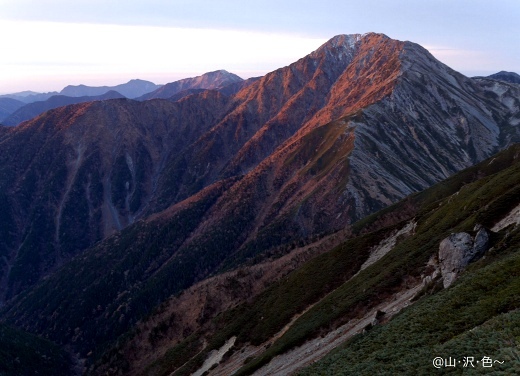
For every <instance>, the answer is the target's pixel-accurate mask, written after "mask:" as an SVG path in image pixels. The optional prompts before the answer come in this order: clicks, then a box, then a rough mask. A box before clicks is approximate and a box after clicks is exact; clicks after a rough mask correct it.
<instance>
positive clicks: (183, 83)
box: [137, 70, 243, 101]
mask: <svg viewBox="0 0 520 376" xmlns="http://www.w3.org/2000/svg"><path fill="white" fill-rule="evenodd" d="M242 81H243V80H242V79H241V78H240V77H238V76H237V75H236V74H233V73H229V72H227V71H225V70H218V71H214V72H208V73H204V74H203V75H201V76H197V77H192V78H185V79H182V80H179V81H175V82H170V83H169V84H166V85H164V86H162V87H160V88H158V89H157V90H154V91H152V92H151V93H148V94H144V95H142V96H140V97H139V98H137V100H141V101H144V100H148V99H157V98H163V99H167V98H170V97H171V96H173V95H175V94H177V93H179V92H181V91H183V90H188V89H220V88H223V87H225V86H227V85H230V84H235V83H239V82H242Z"/></svg>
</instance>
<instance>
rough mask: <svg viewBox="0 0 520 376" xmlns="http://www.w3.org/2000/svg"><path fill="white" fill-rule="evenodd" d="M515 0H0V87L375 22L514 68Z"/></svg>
mask: <svg viewBox="0 0 520 376" xmlns="http://www.w3.org/2000/svg"><path fill="white" fill-rule="evenodd" d="M519 20H520V1H519V0H494V1H489V0H486V1H483V0H420V1H419V0H363V1H361V0H357V1H350V0H340V1H336V0H320V1H316V0H313V1H308V0H298V1H294V0H288V1H285V0H264V1H244V0H240V1H236V0H221V1H219V0H213V1H211V0H125V1H123V0H73V1H71V0H67V1H66V0H0V35H1V36H2V39H1V42H0V94H5V93H14V92H19V91H23V90H32V91H37V92H48V91H60V90H61V89H62V88H63V87H65V86H66V85H69V84H71V85H78V84H86V85H91V86H101V85H117V84H120V83H124V82H127V81H129V80H130V79H134V78H140V79H145V80H150V81H152V82H155V83H157V84H164V83H167V82H172V81H175V80H178V79H181V78H186V77H193V76H197V75H200V74H203V73H205V72H209V71H214V70H218V69H226V70H228V71H230V72H233V73H235V74H238V75H239V76H241V77H243V78H248V77H253V76H260V75H264V74H266V73H267V72H270V71H272V70H275V69H277V68H280V67H283V66H286V65H289V64H290V63H292V62H294V61H296V60H298V59H299V58H301V57H303V56H305V55H307V54H309V53H310V52H312V51H314V50H315V49H317V48H318V47H319V46H320V45H321V44H323V43H325V42H326V41H327V40H328V39H330V38H332V37H333V36H334V35H337V34H354V33H359V34H363V33H366V32H372V31H373V32H378V33H384V34H386V35H388V36H389V37H391V38H394V39H398V40H409V41H412V42H415V43H419V44H421V45H422V46H423V47H425V48H427V49H428V50H429V51H430V52H431V53H432V54H433V55H434V56H435V57H436V58H438V59H439V60H441V61H442V62H443V63H445V64H447V65H449V66H450V67H452V68H453V69H455V70H457V71H459V72H461V73H463V74H465V75H467V76H475V75H489V74H492V73H495V72H498V71H501V70H506V71H514V72H517V73H519V74H520V22H519Z"/></svg>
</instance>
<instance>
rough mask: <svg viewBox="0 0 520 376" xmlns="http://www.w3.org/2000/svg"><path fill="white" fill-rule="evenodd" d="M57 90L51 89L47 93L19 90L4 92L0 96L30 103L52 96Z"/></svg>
mask: <svg viewBox="0 0 520 376" xmlns="http://www.w3.org/2000/svg"><path fill="white" fill-rule="evenodd" d="M57 94H58V92H56V91H52V92H48V93H37V92H34V91H21V92H19V93H14V94H5V95H1V96H0V98H11V99H16V100H18V101H20V102H23V103H32V102H39V101H44V100H47V99H49V98H50V97H52V96H53V95H57Z"/></svg>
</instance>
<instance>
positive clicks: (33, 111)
mask: <svg viewBox="0 0 520 376" xmlns="http://www.w3.org/2000/svg"><path fill="white" fill-rule="evenodd" d="M115 98H124V96H123V95H121V94H120V93H118V92H117V91H108V92H106V93H104V94H102V95H98V96H91V97H89V96H87V97H68V96H65V95H53V96H52V97H50V98H49V99H46V100H44V101H38V102H32V103H29V104H26V105H23V106H22V107H19V108H18V109H17V110H15V111H14V112H13V113H12V114H11V115H9V116H8V117H7V118H6V119H4V120H3V121H2V124H3V125H7V126H15V125H18V124H20V123H21V122H22V121H26V120H30V119H32V118H34V117H36V116H38V115H40V114H43V113H44V112H46V111H49V110H52V109H54V108H58V107H63V106H66V105H70V104H75V103H83V102H92V101H100V100H107V99H115ZM0 101H1V99H0Z"/></svg>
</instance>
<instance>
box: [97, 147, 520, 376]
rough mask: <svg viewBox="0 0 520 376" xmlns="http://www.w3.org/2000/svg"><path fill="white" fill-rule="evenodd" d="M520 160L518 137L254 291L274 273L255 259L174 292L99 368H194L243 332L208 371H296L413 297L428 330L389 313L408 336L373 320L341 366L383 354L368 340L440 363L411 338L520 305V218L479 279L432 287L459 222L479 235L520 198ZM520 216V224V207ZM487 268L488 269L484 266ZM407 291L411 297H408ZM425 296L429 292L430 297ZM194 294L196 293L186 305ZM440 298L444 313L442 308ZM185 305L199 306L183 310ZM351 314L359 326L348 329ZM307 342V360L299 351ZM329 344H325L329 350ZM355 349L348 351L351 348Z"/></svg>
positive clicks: (499, 236) (437, 336) (427, 342)
mask: <svg viewBox="0 0 520 376" xmlns="http://www.w3.org/2000/svg"><path fill="white" fill-rule="evenodd" d="M519 158H520V148H519V147H518V146H514V147H511V148H510V149H509V150H507V151H506V152H503V153H501V154H499V155H497V156H495V157H493V158H490V159H488V160H487V161H485V162H482V163H480V164H479V165H477V166H475V167H472V168H470V169H468V170H465V171H463V172H462V173H459V174H457V175H455V176H453V177H452V178H450V179H448V180H446V181H444V182H442V183H440V184H438V185H435V186H434V187H432V188H430V189H428V190H426V191H423V192H421V193H419V194H415V195H412V196H410V197H408V198H407V199H405V200H403V201H402V202H400V203H398V204H396V205H393V206H392V207H389V208H387V209H385V210H383V211H381V212H379V213H376V214H373V215H371V216H370V217H367V218H366V219H364V220H363V221H360V222H358V223H357V224H356V225H355V226H354V228H353V233H352V235H351V237H352V238H351V239H350V240H347V241H346V242H345V243H344V244H341V245H340V246H338V247H336V248H334V249H332V250H330V251H329V252H327V253H325V254H323V255H321V256H318V257H316V258H315V259H313V260H311V261H309V262H307V263H306V264H304V265H303V266H301V267H299V268H298V269H297V270H295V271H294V272H292V273H290V274H289V275H284V277H283V278H280V279H279V281H278V282H276V283H273V284H272V285H271V286H270V287H268V288H265V287H264V288H265V291H264V292H260V293H258V292H257V293H256V294H253V296H252V297H251V298H249V297H250V296H251V294H249V295H248V294H247V292H249V291H251V290H250V287H249V283H251V282H249V283H248V282H247V280H246V279H245V278H244V277H243V276H248V278H253V279H254V278H257V279H258V280H257V284H256V286H257V288H258V285H261V281H265V280H264V275H263V274H262V273H258V270H257V269H255V268H251V269H249V270H243V271H239V272H238V273H236V274H229V275H223V276H222V280H220V281H219V280H218V279H216V278H215V279H212V280H208V281H207V282H203V283H201V284H200V285H198V286H196V287H195V288H193V289H190V290H188V291H187V292H186V294H184V295H181V296H180V297H175V298H171V299H170V300H169V301H167V302H166V303H164V304H162V305H161V307H160V308H159V309H158V310H157V311H156V312H155V313H154V315H152V316H151V317H148V318H147V319H146V320H144V321H143V322H142V323H140V324H139V326H138V330H135V331H133V332H132V333H131V335H130V336H127V337H126V339H125V340H123V341H122V342H120V343H119V344H118V345H117V346H116V347H115V349H114V350H113V351H111V352H109V353H107V355H106V357H105V358H104V359H103V362H102V363H101V364H98V368H97V370H96V372H94V374H98V373H99V374H103V372H105V371H104V370H107V369H109V368H111V369H112V370H113V371H115V370H118V369H119V370H124V372H125V374H150V375H152V374H153V375H162V374H174V375H183V374H190V373H191V372H194V371H195V370H196V369H197V368H198V367H200V366H201V365H202V363H203V362H204V360H205V358H206V357H207V356H209V355H210V352H211V351H212V350H216V349H219V348H220V347H221V346H222V345H223V344H224V342H226V341H227V340H228V339H231V338H236V340H235V342H234V347H233V350H232V351H231V352H230V354H227V355H226V356H225V360H223V361H222V364H220V365H219V366H218V367H215V365H216V364H214V365H213V367H211V371H209V375H228V374H232V373H233V372H235V371H237V370H239V368H241V367H242V366H243V365H244V363H245V367H244V369H243V370H241V371H239V373H238V374H250V373H252V372H253V371H254V370H255V369H258V368H260V367H261V366H265V368H261V369H260V371H259V372H258V373H255V374H265V375H285V374H289V371H288V370H290V369H291V370H292V371H294V370H297V369H298V368H301V367H302V366H305V365H308V364H310V363H313V362H314V361H315V360H316V359H319V358H320V357H322V356H323V355H324V354H325V353H326V351H330V350H331V349H332V348H333V347H335V346H337V345H338V344H340V343H342V342H345V341H347V340H348V339H349V338H351V337H352V335H353V334H355V333H356V332H359V331H361V330H363V329H364V328H365V327H366V326H367V325H369V324H370V323H371V322H373V320H374V315H375V313H376V312H377V310H378V309H379V310H384V311H386V313H385V314H384V315H382V314H380V316H381V317H382V318H383V319H382V321H384V322H386V321H388V320H389V319H390V317H391V316H393V315H394V314H395V313H397V312H398V311H399V310H400V309H402V308H403V307H404V306H406V305H410V304H412V303H413V301H417V300H418V301H419V303H417V304H418V306H419V307H418V308H417V309H418V311H417V313H415V312H414V311H413V310H412V311H411V312H410V310H408V312H410V315H413V319H412V320H415V321H416V322H417V321H420V323H418V325H420V326H419V327H418V330H415V329H416V328H417V326H413V329H414V331H411V330H409V329H407V330H404V329H403V327H404V326H407V327H408V326H409V325H410V321H409V320H410V318H409V317H410V316H407V318H406V319H403V316H399V317H398V319H395V320H397V321H396V322H397V323H396V324H395V325H394V324H393V321H391V322H390V324H389V325H388V327H389V329H388V330H391V331H393V332H392V333H393V335H394V336H396V337H395V338H397V337H403V336H404V337H405V338H406V340H405V341H404V342H402V343H401V341H394V340H390V339H385V340H381V339H379V338H378V337H377V336H378V335H379V334H380V333H381V332H382V331H385V330H387V329H381V330H378V331H376V330H374V333H378V334H374V335H372V334H373V333H372V332H370V336H369V337H367V338H365V337H364V336H363V337H361V341H362V344H363V346H359V348H356V346H357V344H356V342H355V341H354V342H353V346H354V350H352V352H354V351H358V352H357V353H356V352H354V353H353V355H349V358H347V359H341V358H339V357H336V358H335V362H336V363H339V364H341V366H339V367H343V368H339V367H336V368H335V372H340V369H341V370H346V369H347V368H348V369H349V370H351V368H350V366H353V365H354V364H359V365H361V366H363V365H364V364H369V362H373V361H374V357H372V356H370V357H367V356H359V353H360V352H363V351H366V349H367V348H372V349H373V348H375V349H376V350H377V351H379V353H382V352H385V351H386V353H384V354H385V355H384V356H385V357H390V358H391V359H392V361H391V363H390V364H389V362H388V361H385V362H384V365H385V367H389V368H388V369H389V371H388V373H389V374H395V373H396V372H398V371H397V368H396V367H399V365H400V364H402V362H400V361H399V358H400V357H401V355H402V354H403V353H406V357H407V358H406V359H407V361H409V362H410V363H411V365H409V367H410V368H408V369H410V370H412V369H413V367H415V366H417V367H419V369H427V367H431V360H432V359H433V357H435V356H444V355H445V356H446V357H447V356H449V355H450V354H448V353H447V352H446V350H444V352H442V354H439V355H433V354H432V355H431V356H430V355H428V354H425V355H424V357H423V358H424V359H423V358H421V359H417V357H414V351H415V346H411V345H410V341H412V340H413V341H419V342H420V343H421V346H422V349H421V351H423V352H424V351H428V350H427V349H432V348H434V346H435V347H438V346H439V345H438V343H439V342H438V341H439V340H441V341H444V340H445V339H449V338H451V337H453V336H455V335H457V334H460V333H463V332H464V331H467V330H468V329H471V328H473V326H475V325H479V324H480V323H482V322H484V321H487V320H489V319H491V318H492V317H493V316H495V315H497V313H500V312H508V311H509V310H514V309H518V308H519V306H518V304H520V303H519V302H518V299H516V298H515V296H517V295H518V291H519V290H518V288H519V285H518V281H517V279H515V278H513V279H511V275H516V274H515V273H518V272H519V271H520V269H518V268H519V264H518V260H517V259H518V245H519V244H520V243H519V242H520V237H519V234H520V233H519V229H520V227H519V226H517V227H516V228H511V227H510V228H509V229H508V230H507V231H506V230H504V231H501V232H498V233H496V234H493V235H491V240H490V241H491V243H490V244H488V246H487V249H489V251H488V253H486V258H485V259H483V260H482V261H481V262H477V263H476V264H475V265H473V266H472V268H473V269H470V270H473V271H475V270H476V271H478V272H477V273H476V274H475V275H474V277H473V276H472V274H471V273H472V272H471V273H470V274H469V276H470V277H465V278H466V279H462V280H461V282H460V284H462V286H465V285H464V284H465V283H466V282H465V281H467V280H468V278H469V280H470V284H469V285H467V286H465V287H460V286H458V285H459V284H456V285H455V287H453V288H450V289H448V290H446V291H445V292H442V293H440V294H439V296H438V297H435V296H434V297H433V299H432V298H428V295H430V294H435V293H436V292H438V291H439V290H442V280H439V277H440V274H438V275H437V274H435V270H436V269H435V268H436V267H435V266H434V265H435V262H434V261H435V259H436V258H437V252H438V249H439V244H440V242H441V240H442V239H443V238H445V237H447V236H448V235H449V234H450V233H452V232H453V231H469V232H470V233H473V231H472V230H473V228H474V225H475V223H482V224H484V226H485V227H487V228H488V229H489V228H491V227H492V226H493V225H494V224H496V223H497V222H500V220H501V219H502V218H504V217H506V216H507V215H508V213H510V212H512V211H514V209H515V208H516V207H517V206H518V204H520V196H518V192H520V185H519V182H520V179H519V173H520V164H519V163H520V159H519ZM516 220H517V222H520V219H519V218H518V215H517V219H516ZM406 223H415V225H414V226H413V227H412V228H410V229H409V230H408V231H405V232H403V231H399V232H398V231H397V230H399V229H401V228H403V227H406V226H404V224H406ZM497 231H498V230H497ZM399 235H400V236H399ZM392 237H393V242H392V243H391V246H390V247H388V249H387V250H386V253H384V254H381V255H380V256H379V258H378V259H373V262H372V263H370V264H369V263H367V262H366V261H368V260H370V259H371V255H373V254H374V253H375V252H377V249H379V246H378V244H379V245H381V244H386V243H387V242H388V240H389V239H391V238H392ZM511 256H512V257H513V258H514V260H515V261H514V262H512V260H511ZM432 260H433V261H432ZM432 262H433V263H432ZM480 268H484V269H483V270H482V271H479V270H480ZM436 275H437V277H436ZM461 278H462V277H461ZM483 278H485V279H483ZM493 278H495V279H493ZM490 279H493V281H491V280H490ZM487 280H490V281H489V285H486V284H483V283H482V282H483V281H487ZM208 284H209V285H211V286H214V287H215V288H216V289H217V290H221V295H219V294H218V293H215V292H213V291H212V289H211V288H208V286H207V285H208ZM421 289H422V292H421ZM475 291H479V294H477V293H476V292H475ZM473 292H475V294H474V293H473ZM243 293H245V295H242V294H243ZM229 295H231V296H242V297H241V298H240V299H239V300H238V302H240V301H242V302H243V303H242V304H239V305H238V306H235V304H237V302H236V300H235V304H234V305H233V306H231V307H229V308H227V309H223V308H222V307H221V306H219V300H220V299H225V298H228V296H229ZM401 295H403V296H404V297H405V299H404V300H403V301H401V302H399V300H400V299H401V298H400V296H401ZM476 295H478V297H479V298H478V299H477V298H476ZM414 296H415V299H414V300H413V301H411V300H410V299H411V298H412V297H414ZM421 296H424V297H425V299H424V300H425V301H424V302H423V301H422V300H421V299H420V298H421ZM190 299H191V300H190ZM185 300H187V302H185V303H183V301H185ZM432 301H434V302H435V303H434V304H436V307H437V306H438V307H439V311H436V310H435V309H433V308H432ZM202 303H203V304H204V309H202V310H201V311H200V313H199V316H196V315H195V312H196V308H195V307H196V306H197V304H202ZM395 303H399V304H395ZM179 304H180V305H181V306H182V307H186V306H189V307H190V308H189V309H185V310H177V309H176V308H177V307H178V305H179ZM504 304H506V305H504ZM483 305H485V306H486V307H485V308H483ZM500 307H502V308H500ZM506 307H507V308H506ZM390 308H391V309H393V311H390V310H389V309H390ZM223 310H224V311H225V312H222V311H223ZM497 310H498V311H497ZM467 312H473V313H472V315H473V317H471V318H470V317H468V316H467ZM477 313H478V314H477ZM194 315H195V316H194ZM190 320H191V321H190ZM195 320H196V321H195ZM347 322H348V324H347ZM363 322H364V324H363ZM412 322H413V321H412ZM358 323H359V324H360V325H357V324H358ZM197 324H198V325H197ZM344 324H346V326H347V327H349V325H350V326H352V327H353V328H349V329H348V330H347V328H345V327H344ZM374 325H376V324H374ZM392 325H394V326H392ZM369 326H370V325H369ZM336 328H339V329H338V330H336ZM421 331H422V332H421ZM426 331H427V332H426ZM329 333H330V334H329ZM342 333H344V334H342ZM404 333H408V334H404ZM413 336H416V337H413ZM417 336H419V337H418V338H417ZM179 337H180V338H181V340H180V342H179ZM408 337H410V339H408ZM412 337H413V338H415V339H412ZM182 338H184V339H183V340H182ZM368 338H369V339H368ZM387 338H388V337H387ZM443 338H444V340H443ZM432 339H433V340H432ZM333 340H334V341H336V342H335V345H334V346H333V347H329V346H328V343H329V342H328V341H333ZM482 340H485V338H482V339H481V340H480V341H476V342H474V343H473V344H472V349H473V350H477V351H476V352H475V355H481V356H483V355H486V354H484V353H482V352H483V351H484V350H483V348H481V349H479V348H478V347H479V346H483V345H484V344H483V343H482ZM387 341H391V343H394V342H395V343H396V345H395V346H394V347H392V349H394V348H395V347H396V346H397V347H398V348H399V349H402V352H396V353H392V354H389V353H388V347H387V345H386V343H387ZM380 343H381V345H379V344H380ZM300 346H301V351H300V352H301V354H304V355H303V358H298V357H297V356H296V355H295V352H296V351H297V350H299V349H300ZM327 348H328V350H326V349H327ZM486 348H487V347H486ZM318 349H320V350H321V349H325V351H324V352H322V353H321V355H320V354H319V351H317V350H318ZM346 349H347V351H349V348H348V347H347V348H346ZM493 351H496V348H495V349H494V350H493ZM517 351H518V348H517ZM481 353H482V354H481ZM356 354H357V355H356ZM457 354H458V352H457ZM458 355H461V356H464V355H467V354H458ZM274 356H277V358H274V361H273V365H274V364H278V365H280V364H283V365H284V367H282V370H281V371H276V367H273V365H271V364H268V363H270V360H271V359H273V357H274ZM315 356H317V357H315ZM356 356H357V357H356ZM376 356H377V355H376ZM379 356H383V355H379ZM253 358H255V359H253ZM144 359H146V361H145V362H143V360H144ZM300 359H302V361H301V360H300ZM417 363H420V364H417ZM378 364H379V363H377V362H376V363H375V365H376V366H377V365H378ZM211 365H212V364H211V363H210V366H211ZM335 366H336V365H335ZM509 366H511V364H510V365H509ZM326 367H329V365H327V363H325V365H323V366H321V365H320V366H315V367H314V368H313V370H311V371H309V372H308V373H306V374H309V375H311V374H320V373H322V372H325V370H326V369H327V368H326ZM175 370H176V372H175V373H172V372H173V371H175ZM377 370H378V371H373V372H382V371H383V369H381V368H377ZM424 372H425V373H427V372H426V370H425V371H424ZM365 373H366V374H368V373H370V372H368V371H365ZM412 373H413V371H410V374H412ZM363 374H364V373H363Z"/></svg>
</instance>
